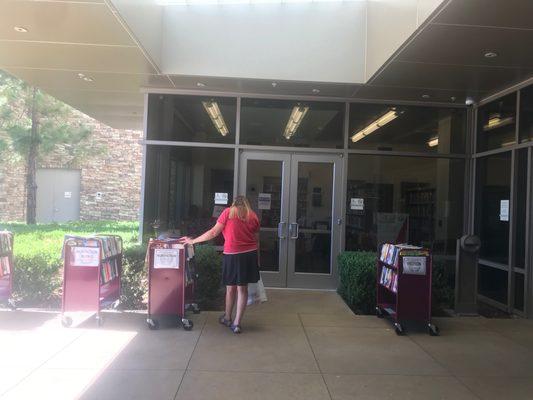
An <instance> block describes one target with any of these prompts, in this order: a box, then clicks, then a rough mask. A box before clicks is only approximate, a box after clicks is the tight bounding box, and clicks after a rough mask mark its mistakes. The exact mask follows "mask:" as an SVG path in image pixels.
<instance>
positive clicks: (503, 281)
mask: <svg viewBox="0 0 533 400" xmlns="http://www.w3.org/2000/svg"><path fill="white" fill-rule="evenodd" d="M478 268H479V270H478V271H479V272H478V292H479V293H480V294H482V295H483V296H485V297H488V298H489V299H492V300H495V301H498V302H500V303H502V304H507V277H508V273H507V271H503V270H501V269H497V268H492V267H488V266H486V265H483V264H479V266H478Z"/></svg>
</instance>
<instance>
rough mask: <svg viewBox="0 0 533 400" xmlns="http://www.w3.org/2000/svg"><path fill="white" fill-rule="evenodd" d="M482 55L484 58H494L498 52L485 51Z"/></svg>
mask: <svg viewBox="0 0 533 400" xmlns="http://www.w3.org/2000/svg"><path fill="white" fill-rule="evenodd" d="M484 56H485V58H495V57H498V53H496V52H495V51H487V52H486V53H485V54H484Z"/></svg>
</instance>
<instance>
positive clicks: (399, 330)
mask: <svg viewBox="0 0 533 400" xmlns="http://www.w3.org/2000/svg"><path fill="white" fill-rule="evenodd" d="M394 332H396V334H397V335H398V336H402V335H404V334H405V331H404V330H403V327H402V326H401V325H400V324H399V323H398V322H397V323H395V324H394Z"/></svg>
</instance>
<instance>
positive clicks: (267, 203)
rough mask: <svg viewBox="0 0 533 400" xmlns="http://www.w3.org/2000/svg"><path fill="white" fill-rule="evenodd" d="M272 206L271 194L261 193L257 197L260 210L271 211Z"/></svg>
mask: <svg viewBox="0 0 533 400" xmlns="http://www.w3.org/2000/svg"><path fill="white" fill-rule="evenodd" d="M271 206H272V195H271V194H270V193H259V196H257V208H258V209H259V210H270V207H271Z"/></svg>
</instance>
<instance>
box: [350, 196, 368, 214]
mask: <svg viewBox="0 0 533 400" xmlns="http://www.w3.org/2000/svg"><path fill="white" fill-rule="evenodd" d="M364 209H365V199H357V198H352V199H351V200H350V210H357V211H363V210H364Z"/></svg>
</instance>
